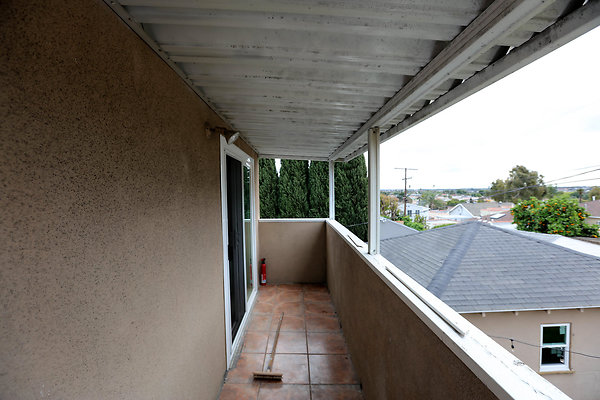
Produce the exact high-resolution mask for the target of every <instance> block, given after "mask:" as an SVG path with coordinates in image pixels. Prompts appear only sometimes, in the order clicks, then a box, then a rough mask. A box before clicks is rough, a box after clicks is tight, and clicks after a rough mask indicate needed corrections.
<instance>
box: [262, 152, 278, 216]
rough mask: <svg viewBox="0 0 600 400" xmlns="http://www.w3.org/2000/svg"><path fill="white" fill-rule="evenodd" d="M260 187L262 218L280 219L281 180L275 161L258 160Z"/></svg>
mask: <svg viewBox="0 0 600 400" xmlns="http://www.w3.org/2000/svg"><path fill="white" fill-rule="evenodd" d="M258 181H259V184H258V187H259V197H260V217H261V218H278V217H279V178H278V177H277V169H276V167H275V160H274V159H272V158H261V159H259V160H258Z"/></svg>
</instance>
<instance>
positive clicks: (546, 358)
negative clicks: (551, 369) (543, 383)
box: [542, 347, 565, 365]
mask: <svg viewBox="0 0 600 400" xmlns="http://www.w3.org/2000/svg"><path fill="white" fill-rule="evenodd" d="M564 363H565V348H564V347H551V348H543V349H542V365H544V364H564Z"/></svg>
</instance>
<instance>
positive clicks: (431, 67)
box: [330, 0, 550, 160]
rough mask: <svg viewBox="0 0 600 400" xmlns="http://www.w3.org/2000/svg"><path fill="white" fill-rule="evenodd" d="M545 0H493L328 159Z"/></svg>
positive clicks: (340, 154)
mask: <svg viewBox="0 0 600 400" xmlns="http://www.w3.org/2000/svg"><path fill="white" fill-rule="evenodd" d="M549 4H550V1H543V0H522V1H518V0H512V1H508V0H496V1H495V2H494V3H492V5H490V6H489V7H488V8H487V9H486V10H485V11H484V12H482V13H481V14H480V15H479V16H478V17H477V18H475V20H474V21H473V22H472V23H471V24H469V26H467V27H466V28H465V29H464V30H463V31H462V32H461V33H460V34H459V35H458V36H457V37H456V38H454V40H452V42H450V44H449V45H447V46H446V47H445V48H444V49H443V50H442V51H441V52H440V53H439V54H438V55H437V56H436V57H435V58H434V59H433V60H431V62H430V63H429V64H427V65H426V66H425V67H424V68H423V69H422V70H421V71H420V72H419V73H418V74H417V75H415V77H414V78H413V79H411V81H410V82H408V83H407V84H406V85H405V86H403V87H402V89H400V90H399V91H398V93H396V94H395V95H394V97H392V98H391V99H390V100H389V101H388V102H387V103H386V104H385V105H384V106H383V107H381V109H380V110H379V111H378V112H377V113H375V115H373V116H372V117H371V118H370V119H369V120H368V121H367V122H366V123H365V124H364V125H363V126H362V127H361V128H360V129H359V130H358V131H356V132H355V133H354V134H353V135H352V136H351V137H350V138H349V139H348V140H347V141H346V142H345V143H344V144H343V145H341V146H340V147H339V148H338V149H337V150H335V151H334V152H333V153H332V154H331V156H330V159H332V160H336V159H338V158H340V157H342V158H343V157H344V156H346V155H347V154H345V150H346V149H347V148H348V147H349V146H350V145H352V144H353V143H354V142H355V141H357V140H358V139H361V138H363V137H364V135H365V134H366V132H367V130H368V129H369V128H370V127H372V126H375V125H379V126H381V125H384V124H386V123H387V122H389V121H390V120H391V119H393V118H394V116H395V115H396V114H398V113H399V112H401V111H402V109H403V108H407V107H409V106H410V105H411V104H412V103H414V102H415V101H417V100H419V99H420V98H421V97H422V96H424V95H425V94H426V93H427V92H429V91H431V90H432V89H435V87H436V86H437V85H439V84H440V83H442V82H443V81H445V80H446V79H448V78H449V77H450V76H451V75H452V74H454V73H456V72H457V71H459V70H460V69H461V68H463V67H464V66H465V65H467V64H468V63H469V62H471V61H473V60H474V59H476V58H477V56H478V55H480V54H482V53H483V52H485V51H487V50H488V49H489V48H490V47H492V44H493V43H495V41H497V40H498V39H499V38H501V37H503V36H507V35H508V34H510V33H512V32H513V31H514V30H515V29H517V28H518V26H519V24H520V23H522V21H524V20H528V19H530V18H531V17H533V16H534V15H535V14H536V13H539V12H540V11H541V10H542V9H543V8H544V7H547V6H548V5H549Z"/></svg>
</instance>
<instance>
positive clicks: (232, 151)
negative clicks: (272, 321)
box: [220, 136, 258, 369]
mask: <svg viewBox="0 0 600 400" xmlns="http://www.w3.org/2000/svg"><path fill="white" fill-rule="evenodd" d="M220 154H221V230H222V234H223V298H224V303H225V349H226V354H227V368H228V369H229V367H230V366H231V361H232V357H233V355H234V354H235V353H236V351H237V349H238V347H239V346H240V344H241V342H242V339H241V337H242V335H241V334H240V333H243V331H244V329H245V327H246V324H247V323H248V316H249V315H250V311H251V310H252V307H253V306H254V301H255V299H256V294H257V291H258V286H257V283H258V272H257V271H258V269H257V264H256V259H257V258H256V232H257V229H256V215H255V210H256V206H255V204H254V203H255V198H254V194H255V190H256V188H255V185H254V159H253V158H252V157H250V156H249V155H248V154H246V153H245V152H244V151H243V150H242V149H240V148H239V147H237V146H235V145H230V144H228V143H227V141H226V140H225V138H224V137H223V136H221V137H220ZM227 156H230V157H233V158H235V159H236V160H238V161H240V162H241V163H242V174H243V167H248V168H249V169H250V220H251V221H252V227H251V234H252V237H253V239H254V240H252V256H251V260H252V265H253V268H252V275H253V276H252V283H253V284H252V293H251V294H250V298H248V293H246V290H247V285H246V282H247V277H246V275H245V274H246V273H247V270H248V268H247V266H246V265H245V263H246V257H245V255H244V295H245V298H247V299H248V300H247V301H246V312H245V313H244V317H243V319H242V322H241V324H240V327H239V329H238V335H236V337H235V338H232V332H231V295H230V277H229V257H228V251H227V245H228V242H229V228H228V220H227ZM240 179H243V175H242V176H240ZM242 187H243V186H242ZM243 207H244V201H243V199H242V212H243ZM242 232H243V247H244V249H245V248H246V233H245V229H242ZM244 254H245V253H244Z"/></svg>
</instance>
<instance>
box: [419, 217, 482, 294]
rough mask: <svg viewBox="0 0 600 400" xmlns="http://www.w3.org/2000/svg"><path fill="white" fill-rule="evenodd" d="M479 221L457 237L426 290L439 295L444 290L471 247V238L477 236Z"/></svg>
mask: <svg viewBox="0 0 600 400" xmlns="http://www.w3.org/2000/svg"><path fill="white" fill-rule="evenodd" d="M481 225H483V224H481V223H474V224H470V226H468V227H467V228H466V229H465V231H464V232H463V233H462V235H461V236H460V237H459V238H458V240H457V242H456V244H455V245H454V247H453V248H452V249H450V252H449V253H448V256H446V259H445V260H444V262H443V263H442V266H441V267H440V269H438V270H437V272H436V273H435V275H434V276H433V278H432V279H431V282H429V285H427V290H429V291H430V292H431V293H433V294H434V295H436V296H437V297H440V296H441V294H442V293H443V292H444V290H446V288H447V287H448V284H449V283H450V281H451V280H452V276H453V275H454V273H455V272H456V270H457V269H458V267H459V266H460V264H461V262H462V260H463V258H464V257H465V255H466V254H467V251H468V250H469V248H470V247H471V243H473V239H474V238H475V236H477V232H478V231H479V228H480V227H481Z"/></svg>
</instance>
